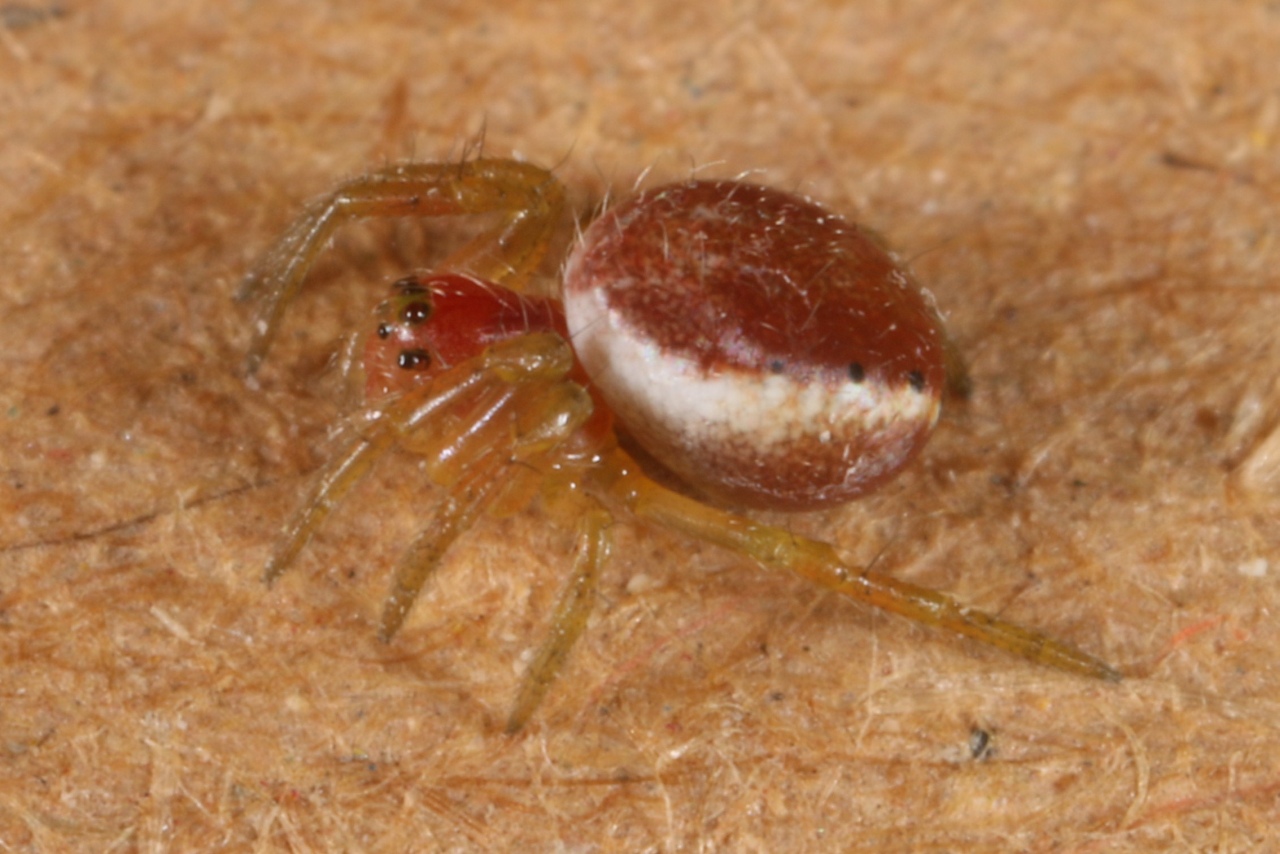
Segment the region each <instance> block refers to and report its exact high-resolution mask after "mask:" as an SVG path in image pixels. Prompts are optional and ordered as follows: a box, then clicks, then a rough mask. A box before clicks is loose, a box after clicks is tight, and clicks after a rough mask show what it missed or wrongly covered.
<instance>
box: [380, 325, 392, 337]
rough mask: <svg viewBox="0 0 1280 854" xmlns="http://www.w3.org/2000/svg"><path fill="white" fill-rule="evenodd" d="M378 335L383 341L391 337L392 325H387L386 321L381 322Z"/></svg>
mask: <svg viewBox="0 0 1280 854" xmlns="http://www.w3.org/2000/svg"><path fill="white" fill-rule="evenodd" d="M378 337H379V338H381V339H382V340H383V341H386V340H387V339H388V338H390V337H391V327H390V326H388V325H387V324H385V323H379V324H378Z"/></svg>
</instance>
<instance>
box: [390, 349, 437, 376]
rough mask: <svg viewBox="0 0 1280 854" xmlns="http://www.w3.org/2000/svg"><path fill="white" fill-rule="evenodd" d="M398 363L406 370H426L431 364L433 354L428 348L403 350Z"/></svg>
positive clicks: (397, 360) (397, 359)
mask: <svg viewBox="0 0 1280 854" xmlns="http://www.w3.org/2000/svg"><path fill="white" fill-rule="evenodd" d="M396 364H397V365H399V366H400V367H402V368H404V369H405V370H406V371H424V370H426V369H427V368H429V367H430V366H431V354H430V353H428V352H427V351H426V350H401V351H400V355H399V357H397V358H396Z"/></svg>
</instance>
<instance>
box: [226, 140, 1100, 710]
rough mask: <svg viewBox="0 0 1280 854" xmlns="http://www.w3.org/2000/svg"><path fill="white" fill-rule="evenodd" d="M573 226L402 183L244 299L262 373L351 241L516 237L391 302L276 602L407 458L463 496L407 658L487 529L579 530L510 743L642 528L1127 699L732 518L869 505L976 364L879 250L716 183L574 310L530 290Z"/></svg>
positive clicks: (278, 253) (541, 196)
mask: <svg viewBox="0 0 1280 854" xmlns="http://www.w3.org/2000/svg"><path fill="white" fill-rule="evenodd" d="M563 207H564V191H563V188H562V186H561V185H560V183H559V182H558V181H557V180H556V179H555V178H554V177H553V176H552V175H551V173H549V172H548V171H546V170H544V169H541V168H538V167H536V166H533V165H530V164H526V163H522V162H518V161H514V160H503V159H477V160H471V161H466V162H462V163H446V164H408V165H397V166H391V167H387V168H385V169H382V170H379V171H376V172H372V173H369V174H367V175H363V176H361V177H358V178H356V179H354V180H351V181H348V182H347V183H344V184H342V185H341V186H339V187H338V188H337V189H335V190H334V191H333V192H332V193H331V194H330V195H328V196H326V197H325V198H323V199H321V200H320V201H319V202H318V203H317V204H315V205H314V206H312V207H311V208H309V209H308V210H307V211H306V212H305V213H304V214H303V215H302V216H301V217H300V218H299V219H298V220H297V221H296V222H295V223H294V224H293V225H292V226H291V227H290V228H289V229H288V230H287V231H286V232H285V233H284V235H283V236H282V237H281V238H280V239H279V240H278V241H277V242H276V243H275V245H274V246H273V247H272V248H271V250H270V251H269V252H268V253H267V254H266V255H265V256H264V258H263V260H262V261H261V263H260V264H259V266H258V267H257V268H256V269H255V271H254V272H253V273H252V274H251V275H250V276H249V277H248V279H247V280H246V284H245V287H244V289H243V292H242V297H244V298H249V297H255V298H259V300H260V302H259V308H258V313H257V322H256V325H255V328H254V335H253V342H252V344H251V347H250V351H249V358H248V370H249V372H250V373H251V374H252V373H253V372H255V371H256V370H257V369H258V367H259V365H260V364H261V362H262V360H263V358H264V356H265V355H266V353H267V350H268V348H269V346H270V344H271V341H272V339H273V337H274V335H275V333H276V330H277V329H278V327H279V324H280V321H281V317H282V315H283V313H284V310H285V308H286V307H287V306H288V304H289V302H290V301H291V300H292V299H293V297H294V296H295V295H296V293H297V291H298V289H299V288H300V286H301V285H302V282H303V280H304V278H305V276H306V273H307V270H308V268H309V267H310V266H311V263H312V262H313V260H314V259H315V257H316V256H317V254H318V253H319V252H320V251H321V250H322V249H323V247H324V246H325V244H326V243H327V242H328V240H329V238H330V237H331V235H332V234H333V232H334V230H335V229H337V228H338V227H339V226H341V225H342V224H343V223H345V222H348V221H351V220H355V219H361V218H365V217H398V216H416V217H429V216H430V217H434V216H456V215H470V214H494V215H496V216H497V224H496V225H494V226H492V227H491V228H490V229H488V230H487V231H485V232H484V233H482V234H481V235H480V236H479V237H477V238H475V239H473V240H472V241H471V242H469V243H468V244H466V245H465V246H463V247H462V248H461V249H459V250H457V251H456V252H454V253H453V254H452V255H451V256H449V257H448V258H447V259H446V260H445V261H444V262H443V263H442V264H441V265H440V266H439V268H438V269H437V270H435V271H432V272H427V273H419V274H415V275H411V276H408V277H406V278H403V279H401V280H399V281H398V282H396V283H395V284H394V285H393V286H392V289H391V294H390V296H389V297H388V298H387V299H386V300H385V301H384V302H383V303H382V304H381V305H380V306H379V308H378V317H377V318H376V319H375V321H374V322H373V323H372V324H371V325H370V334H369V336H368V339H367V343H366V345H365V348H364V359H363V367H364V371H365V381H366V387H365V402H364V410H363V412H362V416H363V417H362V418H361V419H359V423H360V427H359V428H358V430H356V431H354V433H355V435H354V438H352V439H351V440H350V441H349V443H348V444H347V446H346V447H345V448H343V449H341V450H340V451H339V452H338V453H337V454H335V456H334V457H333V458H332V459H331V460H330V461H329V462H328V463H327V465H326V466H325V467H324V469H323V470H322V471H321V472H320V473H319V475H318V476H317V478H316V480H315V485H314V487H313V488H312V491H311V493H310V495H309V496H307V498H306V499H305V500H304V501H303V503H302V505H301V508H300V509H299V510H298V511H297V513H296V515H295V516H294V517H293V519H292V520H291V521H290V522H289V523H288V524H287V526H286V528H285V533H284V535H283V537H282V539H281V540H280V542H279V544H278V546H277V547H276V549H275V551H274V553H273V554H272V556H271V558H270V560H269V561H268V563H267V566H266V571H265V576H266V579H267V580H268V581H270V580H272V579H274V578H276V577H277V576H278V575H279V574H280V573H281V572H283V571H284V570H285V569H286V568H287V567H288V566H289V565H290V564H292V563H293V562H294V560H295V558H296V557H297V555H298V554H299V552H300V551H301V550H302V548H303V547H304V546H305V545H306V543H307V542H308V541H309V539H310V538H311V536H312V535H313V534H314V532H315V531H316V530H317V529H318V528H319V526H320V525H321V524H322V523H323V522H324V520H325V518H326V517H327V516H328V514H329V513H330V511H331V510H332V509H333V508H334V507H335V505H336V504H337V503H338V502H339V501H340V500H341V499H342V497H343V496H344V495H345V494H346V493H347V492H348V491H349V490H350V489H351V488H352V486H354V485H355V484H356V482H358V480H359V479H360V478H361V477H363V476H364V475H365V474H366V473H367V472H368V471H369V469H370V468H371V466H373V464H374V463H375V462H376V461H377V460H378V458H379V457H381V456H382V455H383V454H385V453H386V452H387V451H388V450H390V449H391V448H392V447H395V446H397V445H399V446H402V447H405V448H407V449H409V450H410V451H412V452H414V453H416V454H419V455H420V456H421V457H422V459H423V460H424V461H425V468H426V470H427V472H428V473H429V475H430V478H431V480H433V481H434V482H435V483H436V484H437V485H438V486H439V487H440V488H441V489H442V490H443V497H442V499H441V501H440V504H439V507H438V509H437V510H436V512H435V514H434V516H433V518H432V519H431V520H430V521H429V522H428V523H427V525H426V527H425V528H424V530H423V531H422V532H421V534H419V535H418V536H417V538H416V539H415V540H414V541H413V543H412V544H411V545H410V546H409V548H408V550H407V551H406V552H405V554H404V557H403V558H402V560H401V563H400V565H399V567H398V568H397V570H396V572H395V576H394V581H393V584H392V590H391V592H390V594H389V595H388V597H387V600H386V604H385V607H384V610H383V614H382V618H381V622H380V635H381V637H382V638H383V639H384V640H390V639H391V638H392V636H393V635H394V634H395V633H396V631H397V630H398V629H399V628H400V626H401V624H402V623H403V621H404V619H405V616H406V615H407V614H408V611H409V608H410V606H411V605H412V603H413V601H414V598H415V597H416V596H417V594H418V591H419V590H420V589H421V588H422V586H423V584H424V582H425V581H426V579H427V577H428V576H429V575H431V573H432V572H434V571H435V570H436V569H437V568H438V567H439V565H440V563H441V560H442V558H443V556H444V555H445V553H446V552H447V550H448V549H449V547H450V545H451V544H452V543H453V542H454V541H455V540H456V539H457V538H458V537H459V536H460V535H461V534H463V533H464V532H465V531H466V530H467V529H468V528H469V527H470V526H471V525H472V524H473V522H474V521H475V520H476V519H477V518H478V517H479V516H480V515H481V514H484V513H485V512H487V511H489V510H490V509H492V508H494V507H495V506H498V507H502V508H504V509H507V510H510V509H512V508H519V507H522V506H524V505H526V504H528V503H530V502H531V501H532V500H533V499H535V498H538V497H541V499H542V501H543V504H544V506H545V508H546V512H548V513H550V514H551V515H552V517H553V518H558V519H574V520H575V523H576V525H577V548H576V556H575V558H574V561H573V567H572V570H571V573H570V578H569V582H568V584H567V586H566V588H565V590H564V592H563V594H562V595H561V597H560V600H559V603H558V605H557V607H556V610H555V613H554V615H553V617H552V630H551V633H550V636H549V637H548V638H547V639H546V640H545V641H544V642H543V643H542V646H541V647H540V648H539V650H538V651H537V653H536V654H535V656H534V657H533V659H532V662H531V664H530V667H529V670H528V672H527V675H526V676H525V678H524V681H523V683H522V685H521V687H520V689H519V692H518V695H517V698H516V701H515V704H514V707H513V709H512V711H511V714H510V717H509V719H508V722H507V730H508V731H509V732H514V731H516V730H519V729H520V728H521V727H522V726H524V724H525V723H526V722H527V721H528V720H529V717H530V715H531V714H532V713H533V712H534V710H535V709H536V708H537V706H538V704H539V702H540V701H541V699H542V697H543V695H544V694H545V693H546V691H547V688H548V686H549V685H550V684H551V682H552V681H553V680H554V679H555V678H556V675H557V674H558V673H559V671H560V670H561V668H562V666H563V664H564V661H565V659H566V657H567V655H568V654H569V651H570V648H571V647H572V646H573V644H574V642H575V640H576V639H577V638H578V636H579V635H580V634H581V633H582V631H583V629H584V627H585V625H586V622H587V617H588V614H589V611H590V608H591V603H592V599H593V596H594V592H595V588H596V586H597V579H598V578H599V575H600V572H601V569H602V567H603V565H604V564H605V562H606V561H607V559H608V557H609V553H610V549H611V534H610V528H611V525H612V523H613V520H614V518H615V516H617V515H618V514H619V513H623V512H625V513H629V514H632V515H633V516H636V517H639V518H640V519H643V520H647V521H650V522H656V523H660V524H662V525H665V526H667V527H669V528H671V529H674V530H675V531H678V532H680V533H682V534H685V535H687V536H690V537H695V538H698V539H701V540H704V541H706V542H709V543H713V544H715V545H718V546H722V547H724V548H726V549H729V550H731V551H733V552H736V553H738V554H740V555H742V556H744V557H746V558H749V559H752V560H755V561H757V562H759V563H761V564H763V565H765V566H767V567H769V568H773V569H780V570H786V571H789V572H793V573H796V574H798V575H800V576H803V577H804V578H807V579H810V580H811V581H813V582H815V583H817V584H819V585H822V586H823V587H825V588H827V589H830V590H833V591H835V592H837V593H840V594H843V595H845V596H848V597H850V598H853V599H857V600H859V601H862V602H866V603H868V604H870V605H874V606H876V607H878V608H883V609H885V610H888V611H892V612H894V613H897V614H901V615H903V616H906V617H908V618H910V619H912V620H916V621H918V622H921V623H924V624H927V625H932V626H938V627H941V628H944V629H949V630H951V631H955V632H958V633H960V634H962V635H967V636H969V637H971V638H975V639H977V640H979V641H982V642H984V643H987V644H990V645H992V646H996V647H999V648H1001V649H1004V650H1007V651H1009V652H1012V653H1014V654H1015V655H1019V656H1021V657H1023V658H1025V659H1028V660H1031V661H1034V662H1037V663H1040V664H1044V665H1049V666H1051V667H1056V668H1059V669H1061V670H1065V671H1070V672H1073V673H1077V674H1083V675H1086V676H1091V677H1096V678H1101V679H1108V680H1116V679H1119V674H1118V673H1117V671H1115V670H1114V669H1112V668H1111V667H1109V666H1108V665H1107V664H1105V663H1103V662H1102V661H1099V660H1098V659H1096V658H1094V657H1092V656H1090V655H1088V654H1086V653H1084V652H1082V651H1080V650H1078V649H1076V648H1075V647H1073V646H1070V645H1068V644H1066V643H1063V642H1061V641H1057V640H1054V639H1052V638H1049V637H1047V636H1045V635H1043V634H1041V633H1039V632H1036V631H1034V630H1031V629H1026V628H1022V627H1020V626H1016V625H1013V624H1010V623H1008V622H1005V621H1003V620H1001V619H999V618H997V617H994V616H991V615H989V614H985V613H982V612H980V611H976V610H974V609H971V608H968V607H966V606H964V605H961V604H960V603H958V602H956V601H955V600H953V599H951V598H950V597H948V596H946V595H944V594H942V593H939V592H936V591H933V590H929V589H926V588H922V587H918V586H916V585H912V584H908V583H906V582H903V581H899V580H897V579H895V578H893V577H891V576H889V575H886V574H884V573H881V572H878V571H875V570H873V569H871V568H868V567H859V566H852V565H850V564H848V563H846V562H844V561H843V560H842V559H841V558H840V556H839V555H838V554H837V552H836V550H835V549H834V548H833V547H832V546H831V545H829V544H827V543H824V542H820V541H816V540H810V539H805V538H802V537H798V536H796V535H795V534H793V533H792V532H790V531H788V530H785V529H783V528H780V527H776V526H774V525H769V524H763V523H761V522H757V521H754V520H752V519H751V518H750V517H748V516H746V515H742V514H741V513H740V512H738V511H737V510H732V509H723V508H726V507H728V508H739V509H741V508H764V509H771V510H779V509H782V510H808V509H814V508H818V507H827V506H832V505H835V504H839V503H842V502H846V501H848V500H850V499H852V498H855V497H857V496H858V495H860V494H863V493H865V492H866V491H868V490H870V489H874V488H875V487H876V486H878V485H879V484H881V483H883V482H884V481H885V480H886V479H888V478H891V477H893V475H894V474H896V473H897V472H898V471H899V470H901V469H902V467H903V466H904V465H906V464H907V463H908V462H909V461H910V460H911V459H912V458H913V457H914V456H915V455H916V454H917V453H918V452H919V450H920V448H921V447H922V446H923V445H924V443H925V441H926V440H927V439H928V437H929V435H930V433H931V432H932V430H933V427H934V425H935V423H936V422H937V419H938V414H939V410H940V406H941V401H942V397H943V391H944V387H945V386H946V385H947V382H948V364H949V362H950V361H951V360H949V359H948V350H949V348H948V345H947V343H946V340H945V335H944V332H943V328H942V322H941V319H940V317H939V315H938V312H937V310H936V309H935V307H934V305H933V302H932V299H931V298H930V297H929V296H928V295H927V294H926V293H925V292H924V291H922V290H921V289H920V288H919V287H918V286H917V285H916V284H915V283H914V282H913V281H912V279H911V278H910V277H909V276H908V274H907V273H906V272H905V270H904V269H903V268H902V267H901V266H900V265H899V264H898V263H897V262H896V261H895V259H894V258H893V257H892V256H891V255H890V254H888V253H887V252H886V251H885V250H883V249H882V248H881V247H880V246H879V245H878V243H877V242H876V241H875V240H873V239H871V238H870V237H869V236H868V235H867V234H866V233H865V232H863V231H862V230H860V229H859V228H858V227H857V226H856V225H854V224H852V223H850V222H848V221H847V220H845V219H843V218H841V217H840V216H838V215H836V214H833V213H831V212H830V211H827V210H825V209H824V208H822V207H820V206H818V205H817V204H814V203H813V202H811V201H808V200H806V199H804V198H801V197H799V196H795V195H792V194H790V193H785V192H781V191H779V190H775V189H770V188H768V187H763V186H758V185H754V184H748V183H742V182H737V181H698V180H690V181H686V182H683V183H677V184H671V185H668V186H663V187H657V188H654V189H650V190H646V191H644V192H641V193H640V194H638V195H637V196H635V197H634V198H632V199H630V200H627V201H624V202H622V203H620V204H617V205H615V206H613V207H612V208H610V209H609V210H607V211H606V212H605V213H603V214H602V215H601V216H600V217H599V218H598V219H596V220H595V221H594V222H593V223H592V224H591V225H590V226H589V227H588V228H587V229H586V230H585V232H584V233H583V234H582V235H581V238H580V239H579V240H578V241H577V242H576V244H575V245H574V247H573V249H572V251H571V253H570V255H569V258H568V260H567V261H566V262H565V265H564V277H563V302H562V301H561V300H558V299H554V298H545V297H539V296H535V295H533V294H532V293H530V289H529V288H528V285H529V283H530V281H531V279H532V278H533V276H534V275H535V270H536V269H537V267H538V266H539V264H540V263H541V262H542V260H543V258H544V256H545V254H546V253H547V251H548V247H549V246H550V245H551V243H552V238H553V233H554V230H555V228H556V227H557V226H558V223H559V218H560V214H561V212H562V209H563ZM952 374H953V376H952V380H953V381H956V380H957V379H958V377H957V376H956V372H955V371H954V370H953V371H952ZM622 431H625V434H626V435H628V436H629V437H630V438H631V439H632V440H633V441H634V443H635V445H638V446H639V447H641V448H643V449H644V450H645V451H646V452H647V453H648V454H649V455H651V456H652V457H653V458H654V460H656V461H657V462H658V463H659V464H661V465H662V466H665V467H666V468H667V469H669V471H670V472H671V473H674V475H675V476H676V477H678V478H679V479H680V480H681V481H682V482H683V483H684V484H685V485H686V486H687V494H686V491H682V492H676V491H673V490H672V489H668V488H666V487H664V486H662V485H659V483H658V482H656V481H655V480H653V479H651V478H650V477H649V476H648V475H647V474H646V473H645V471H644V470H643V469H642V468H641V466H640V465H639V464H637V462H636V461H635V459H634V458H633V457H632V455H631V454H630V453H628V451H627V450H625V449H624V447H623V446H621V445H620V444H619V442H618V440H617V434H618V433H619V432H622ZM691 495H697V496H700V497H701V498H706V499H707V500H705V501H704V500H701V498H694V497H690V496H691ZM712 502H714V503H712Z"/></svg>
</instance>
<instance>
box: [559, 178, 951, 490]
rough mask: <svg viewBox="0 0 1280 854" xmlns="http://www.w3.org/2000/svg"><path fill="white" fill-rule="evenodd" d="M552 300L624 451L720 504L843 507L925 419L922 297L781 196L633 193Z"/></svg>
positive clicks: (931, 311) (932, 379) (594, 233)
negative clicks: (624, 432)
mask: <svg viewBox="0 0 1280 854" xmlns="http://www.w3.org/2000/svg"><path fill="white" fill-rule="evenodd" d="M564 300H565V312H566V316H567V319H568V325H569V333H570V336H571V339H572V341H573V344H574V348H575V350H576V351H577V353H578V356H579V358H580V359H581V360H582V363H583V365H584V367H585V368H586V371H587V373H588V374H589V375H590V377H591V378H592V381H593V383H594V384H595V385H596V387H597V389H598V392H599V394H600V395H601V396H602V397H603V398H604V400H605V401H607V402H608V404H609V405H610V407H612V409H613V410H614V412H615V413H616V414H617V415H618V417H619V419H620V420H621V421H622V422H623V423H624V424H625V425H626V427H627V429H628V431H629V432H630V433H631V434H632V435H633V437H634V438H635V440H636V441H637V442H638V443H639V444H640V445H641V446H642V447H644V448H645V449H646V450H647V451H648V452H649V453H651V454H652V455H653V456H654V457H655V458H657V459H658V460H659V461H660V462H662V463H663V464H665V465H666V466H667V467H669V468H670V469H671V470H672V471H674V472H675V473H676V474H678V475H679V476H681V477H682V478H684V479H685V480H686V481H688V482H689V483H690V484H691V485H692V486H694V487H695V488H698V489H700V490H702V491H704V492H706V493H708V494H710V495H712V496H715V497H717V498H719V499H721V500H724V501H727V502H730V503H734V504H740V505H745V506H753V507H762V508H768V509H775V510H776V509H812V508H817V507H824V506H830V505H834V504H839V503H843V502H845V501H848V500H849V499H851V498H853V497H856V496H858V495H860V494H862V493H864V492H866V491H868V490H870V489H873V488H875V487H876V486H877V485H879V484H880V483H882V482H883V481H885V480H886V479H887V478H889V477H891V476H892V475H893V474H895V473H896V472H897V471H898V470H900V469H901V468H902V467H903V466H904V465H906V464H907V463H908V462H909V461H910V460H911V459H912V458H913V457H914V456H915V455H916V453H918V451H919V450H920V448H921V447H922V446H923V445H924V443H925V442H926V440H927V439H928V437H929V434H930V433H931V432H932V430H933V427H934V425H935V424H936V422H937V418H938V413H939V409H940V403H941V397H942V390H943V386H944V384H945V367H944V356H943V333H942V328H941V322H940V319H939V317H938V314H937V311H936V309H935V308H934V307H933V303H932V300H931V298H930V297H929V296H928V295H927V294H925V293H924V292H923V291H922V290H921V289H920V288H919V287H918V286H917V285H916V284H915V283H914V282H913V281H912V280H911V278H910V277H909V276H908V275H907V274H906V272H905V271H904V270H903V269H902V268H901V267H900V266H899V265H898V264H897V263H896V262H895V261H894V259H893V257H892V256H890V255H889V254H888V253H887V252H885V251H884V250H883V249H881V248H880V247H879V246H878V245H877V244H876V243H875V242H874V241H873V240H872V239H871V238H869V237H868V236H867V235H866V234H865V233H864V232H862V231H861V230H860V229H858V228H857V226H855V225H853V224H851V223H849V222H847V221H846V220H844V219H842V218H840V217H839V216H837V215H835V214H833V213H831V212H829V211H827V210H825V209H823V208H822V207H820V206H818V205H816V204H814V203H813V202H810V201H808V200H806V199H803V198H800V197H798V196H795V195H793V194H790V193H785V192H782V191H779V190H774V189H770V188H767V187H761V186H756V185H751V184H743V183H740V182H732V181H689V182H686V183H681V184H674V185H670V186H666V187H660V188H657V189H653V190H649V191H647V192H645V193H642V194H641V195H639V196H637V197H635V198H634V199H632V200H630V201H628V202H625V203H623V204H621V205H619V206H618V207H615V208H613V209H611V210H610V211H608V212H607V213H605V214H604V215H603V216H601V217H600V218H599V219H597V220H596V221H595V222H594V223H593V224H592V225H591V226H590V227H589V228H588V229H587V231H586V233H585V234H584V235H583V239H582V241H581V243H580V244H579V245H578V246H577V247H576V248H575V250H574V252H573V254H572V256H571V257H570V259H569V262H568V264H567V267H566V271H565V280H564Z"/></svg>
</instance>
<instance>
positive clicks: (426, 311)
mask: <svg viewBox="0 0 1280 854" xmlns="http://www.w3.org/2000/svg"><path fill="white" fill-rule="evenodd" d="M430 317H431V304H430V303H426V302H419V301H418V300H414V301H413V302H411V303H409V304H408V305H406V306H405V307H404V310H403V311H402V312H400V320H401V321H402V322H403V323H405V324H406V325H408V326H419V325H421V324H423V323H426V322H427V319H428V318H430Z"/></svg>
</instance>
